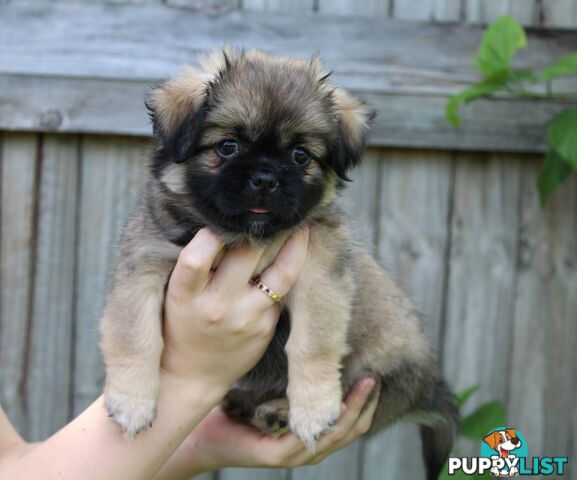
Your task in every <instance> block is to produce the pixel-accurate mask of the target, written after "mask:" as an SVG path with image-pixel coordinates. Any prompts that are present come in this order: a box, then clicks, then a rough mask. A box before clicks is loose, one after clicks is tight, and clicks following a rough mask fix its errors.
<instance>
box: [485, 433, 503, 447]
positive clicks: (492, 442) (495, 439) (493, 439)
mask: <svg viewBox="0 0 577 480" xmlns="http://www.w3.org/2000/svg"><path fill="white" fill-rule="evenodd" d="M499 440H500V438H499V432H493V433H490V434H489V435H487V436H486V437H483V441H484V442H485V443H486V444H487V445H489V446H490V447H491V448H492V449H495V446H496V445H497V444H498V443H499Z"/></svg>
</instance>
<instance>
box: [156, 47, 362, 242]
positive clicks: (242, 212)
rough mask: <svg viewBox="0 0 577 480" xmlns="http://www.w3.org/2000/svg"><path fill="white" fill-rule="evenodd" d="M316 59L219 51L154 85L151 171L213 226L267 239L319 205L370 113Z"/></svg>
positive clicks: (353, 154)
mask: <svg viewBox="0 0 577 480" xmlns="http://www.w3.org/2000/svg"><path fill="white" fill-rule="evenodd" d="M327 79H328V74H327V72H325V71H323V69H322V68H321V66H320V63H319V61H318V59H317V58H313V59H311V60H309V61H301V60H295V59H290V58H287V57H280V58H274V57H270V56H267V55H265V54H263V53H261V52H258V51H250V52H236V51H224V52H219V53H218V54H213V55H212V56H211V57H210V58H209V59H207V60H205V61H204V63H203V70H202V71H197V70H193V69H191V68H186V69H184V70H183V71H182V72H181V74H180V75H179V76H177V77H176V78H174V79H171V80H169V81H167V82H165V83H164V84H162V85H160V86H159V87H158V88H156V89H154V90H153V91H152V93H151V96H150V98H149V100H148V103H147V105H148V107H149V109H150V112H151V117H152V120H153V125H154V134H155V137H156V140H157V150H156V155H155V161H154V164H153V172H154V173H155V175H157V177H158V178H159V179H160V181H161V182H162V183H163V184H164V185H165V186H166V187H167V188H168V189H169V190H170V191H171V192H172V193H173V194H176V195H179V196H181V197H180V198H181V199H180V200H179V201H181V202H182V201H184V202H190V204H191V206H192V207H193V208H194V210H195V211H196V212H197V213H198V214H199V215H200V216H201V217H202V218H203V220H204V221H206V222H207V223H208V224H209V225H212V226H214V227H216V228H217V230H219V231H224V232H229V233H241V232H242V233H246V234H248V235H250V236H251V237H255V236H256V237H258V238H267V237H270V236H272V235H274V234H275V233H277V232H279V231H281V230H286V229H288V228H291V227H293V226H295V225H297V224H298V223H300V222H301V221H303V220H304V219H306V218H307V216H308V215H309V214H310V212H311V211H313V210H314V209H315V207H317V206H319V205H320V204H323V203H325V202H328V201H329V200H330V199H331V198H332V196H333V195H334V193H335V190H336V188H337V186H338V184H339V183H341V182H342V180H345V179H347V172H348V171H349V169H350V168H352V167H353V166H354V165H356V164H357V163H358V162H359V160H360V156H361V153H362V150H363V147H364V144H365V139H366V135H367V132H368V124H369V121H370V119H371V116H372V112H371V111H370V110H369V109H368V108H367V107H366V106H365V105H363V104H362V103H360V102H359V101H357V100H355V99H353V98H351V97H350V96H349V95H348V94H347V93H345V92H344V91H342V90H340V89H337V88H335V87H333V86H331V85H329V83H328V81H327Z"/></svg>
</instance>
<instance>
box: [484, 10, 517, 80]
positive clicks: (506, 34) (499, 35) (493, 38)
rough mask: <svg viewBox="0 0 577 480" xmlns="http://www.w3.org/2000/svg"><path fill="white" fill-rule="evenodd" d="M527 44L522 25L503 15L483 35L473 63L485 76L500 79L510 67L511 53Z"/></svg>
mask: <svg viewBox="0 0 577 480" xmlns="http://www.w3.org/2000/svg"><path fill="white" fill-rule="evenodd" d="M526 45H527V37H526V36H525V31H524V30H523V27H522V26H521V25H520V24H519V22H517V21H516V20H515V19H513V18H512V17H510V16H508V15H505V16H503V17H500V18H498V19H497V20H495V21H494V22H493V23H492V24H491V25H489V28H488V29H487V30H486V31H485V34H484V35H483V40H482V41H481V46H480V47H479V53H478V54H477V58H476V59H475V65H476V66H477V68H478V69H479V71H480V72H481V73H482V74H483V75H484V76H485V78H491V79H502V78H503V77H505V76H506V75H507V72H508V71H509V70H510V68H511V59H512V58H513V55H515V53H516V52H517V50H519V49H520V48H523V47H525V46H526Z"/></svg>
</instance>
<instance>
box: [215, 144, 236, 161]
mask: <svg viewBox="0 0 577 480" xmlns="http://www.w3.org/2000/svg"><path fill="white" fill-rule="evenodd" d="M216 153H218V154H219V155H220V156H221V157H222V158H226V159H228V158H233V157H236V155H238V142H237V141H236V140H223V141H222V142H220V143H219V144H218V145H217V146H216Z"/></svg>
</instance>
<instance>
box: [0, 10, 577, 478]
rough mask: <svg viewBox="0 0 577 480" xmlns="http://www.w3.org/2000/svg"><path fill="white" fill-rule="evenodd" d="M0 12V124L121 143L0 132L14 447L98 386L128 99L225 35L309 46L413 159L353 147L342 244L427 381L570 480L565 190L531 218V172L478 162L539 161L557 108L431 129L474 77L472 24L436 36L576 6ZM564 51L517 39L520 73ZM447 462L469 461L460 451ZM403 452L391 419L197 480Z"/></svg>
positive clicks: (264, 474) (569, 256) (7, 398)
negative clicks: (388, 285) (349, 228)
mask: <svg viewBox="0 0 577 480" xmlns="http://www.w3.org/2000/svg"><path fill="white" fill-rule="evenodd" d="M8 3H10V4H11V7H10V9H9V10H6V7H0V25H1V26H2V28H0V67H1V68H0V70H2V72H1V73H0V128H4V129H8V130H32V131H46V132H74V133H83V132H98V133H107V132H108V133H123V134H129V135H135V136H137V137H136V138H135V137H116V136H114V137H112V136H93V135H81V136H76V135H54V134H53V135H43V134H31V133H14V132H4V133H3V135H2V136H0V172H1V177H0V198H1V204H0V225H1V229H0V402H1V403H2V405H3V406H4V407H5V408H6V410H7V412H8V414H9V416H10V417H11V418H12V419H13V420H14V421H15V423H16V424H17V425H18V427H19V429H20V430H21V431H22V432H23V433H24V434H25V435H26V436H27V438H30V439H37V438H42V437H45V436H46V435H48V434H49V433H51V432H52V431H54V430H55V429H57V428H58V427H59V426H60V425H62V424H63V423H64V422H65V421H66V420H67V419H69V418H71V417H72V416H73V415H75V414H77V413H78V412H80V411H81V410H82V409H83V408H84V407H85V406H86V405H87V404H88V403H89V402H90V401H91V400H92V399H93V398H95V397H96V396H97V395H98V394H99V392H100V390H101V386H102V380H103V368H102V363H101V358H100V354H99V350H98V324H97V322H98V315H99V313H100V310H101V308H102V302H103V298H104V295H105V291H106V283H107V271H108V267H109V265H110V261H111V259H112V258H113V256H114V252H115V241H116V238H117V236H118V233H119V229H120V228H121V225H122V221H123V218H124V216H125V214H126V212H127V211H128V210H129V209H130V205H131V204H132V203H133V202H134V197H135V194H136V191H137V186H138V184H139V182H140V180H141V178H142V177H141V173H142V163H143V161H144V160H143V156H144V150H145V147H146V144H147V139H145V138H140V137H138V136H139V135H148V132H149V130H150V128H149V125H148V124H147V122H146V120H145V112H144V109H143V107H142V96H143V92H145V91H146V89H147V88H148V86H149V85H150V84H151V83H152V81H154V80H156V79H157V78H161V77H163V76H165V75H166V74H169V73H171V72H174V71H175V68H176V66H177V65H178V64H179V63H181V62H194V57H195V55H196V53H198V52H199V51H205V50H207V49H208V48H212V47H218V46H221V45H222V43H223V42H224V41H226V40H228V41H231V42H233V43H238V42H242V43H244V44H245V45H250V46H257V47H262V48H265V49H266V50H268V51H271V52H273V53H274V52H281V51H282V52H289V53H292V54H295V55H297V56H301V57H302V56H306V55H308V54H310V53H311V52H312V51H314V50H320V51H321V53H322V54H323V56H324V57H325V59H326V62H327V65H328V66H329V67H330V68H332V69H334V70H335V75H334V78H335V79H336V81H337V82H338V83H339V84H341V85H343V86H346V87H349V88H351V89H353V90H354V91H355V92H357V93H358V94H360V95H361V96H363V97H364V98H365V99H366V100H367V101H368V102H369V103H370V104H372V105H373V106H375V107H376V108H377V110H378V112H379V116H378V118H377V121H376V123H375V125H374V134H373V136H372V140H371V143H372V144H373V145H375V146H379V147H422V148H423V149H421V150H402V149H400V148H372V149H370V150H369V151H368V152H367V154H366V155H365V159H364V163H363V164H362V165H361V167H360V168H359V169H358V170H357V171H356V172H355V175H354V182H353V183H352V185H350V187H349V189H348V190H347V191H345V194H344V195H345V197H346V200H345V203H347V204H348V209H349V211H350V215H351V217H352V218H354V219H355V220H356V223H358V224H360V227H359V236H360V237H361V238H363V239H364V241H365V243H366V244H367V247H368V248H370V249H372V250H373V252H374V253H375V254H376V255H377V257H378V259H379V260H380V261H381V263H382V264H383V265H384V266H385V267H386V268H387V270H389V272H391V274H392V275H393V277H394V278H395V279H396V280H397V281H398V282H399V283H400V284H401V285H402V286H403V288H404V289H405V290H406V291H407V292H409V294H410V295H411V297H412V298H413V299H414V302H415V304H416V306H417V308H418V309H419V310H420V311H421V312H422V313H423V317H424V325H425V329H426V331H427V333H428V334H429V335H430V338H431V341H432V342H433V343H434V344H435V345H436V346H437V348H438V349H439V352H440V355H441V359H442V364H443V368H444V371H445V374H446V376H447V378H448V380H449V382H450V383H451V384H452V385H453V386H454V387H455V388H456V389H461V388H464V387H468V386H470V385H472V384H475V383H478V384H479V385H480V390H479V393H478V394H477V395H476V396H475V397H474V398H473V399H472V400H471V404H470V405H469V406H468V407H467V409H468V410H470V409H472V408H474V407H475V406H476V405H478V404H480V403H482V402H483V401H486V400H490V399H496V398H498V399H501V400H503V401H504V402H505V404H506V406H507V409H508V415H509V421H510V423H511V425H514V426H516V427H517V428H519V429H520V430H521V431H522V432H523V433H524V435H525V437H526V438H527V440H528V442H529V448H530V454H531V455H539V456H543V455H568V456H569V457H570V462H571V467H572V471H575V469H576V468H577V405H576V403H575V400H574V399H575V396H576V395H577V353H576V352H577V320H576V316H575V311H577V223H576V222H577V180H576V179H572V181H571V182H569V183H568V184H567V185H565V186H564V187H563V188H561V189H560V190H559V191H558V192H556V193H555V194H554V195H553V197H552V199H551V201H550V203H549V204H548V205H547V207H546V208H545V209H541V207H540V206H539V203H538V198H537V194H536V190H535V178H536V175H537V170H538V166H539V163H540V159H539V157H536V156H530V155H512V154H503V153H499V152H502V151H504V150H509V151H518V152H539V151H542V150H543V148H544V137H543V125H544V124H545V122H546V121H547V119H548V118H550V117H551V116H552V115H553V114H554V113H555V112H557V111H559V109H561V108H564V106H565V104H555V103H551V102H548V103H545V104H540V105H535V104H533V103H531V102H519V101H514V102H512V101H508V100H493V101H488V102H482V103H479V104H477V105H474V106H472V107H467V108H465V109H464V110H463V116H464V118H465V126H464V127H463V128H461V129H458V130H454V129H452V128H450V127H448V126H446V123H445V121H444V119H443V105H444V102H445V99H446V96H447V95H448V94H450V93H452V92H454V91H456V90H458V89H460V88H461V87H462V86H463V85H465V84H466V82H468V81H470V80H471V79H473V78H475V74H474V71H473V68H472V66H471V59H472V57H473V55H474V52H475V50H476V45H477V42H478V40H479V38H480V34H481V30H480V29H478V28H476V27H465V26H455V25H450V26H449V25H438V24H439V23H442V22H459V23H474V24H479V23H480V24H484V23H487V22H489V21H491V20H493V19H494V18H496V17H497V16H498V15H501V14H503V13H509V14H511V15H513V16H515V17H516V18H517V19H518V20H520V21H522V22H523V23H524V24H527V25H534V26H539V27H547V28H548V27H552V26H554V27H563V28H565V27H572V28H575V27H577V0H425V1H418V2H417V1H415V0H334V1H333V0H302V1H301V0H299V1H298V2H283V1H278V0H114V3H125V4H132V6H130V5H129V6H127V7H125V6H122V5H120V6H119V5H116V6H114V5H106V6H98V5H96V6H95V5H92V6H87V5H85V4H84V5H83V6H82V7H80V5H81V4H82V2H79V1H78V0H56V1H55V2H51V3H64V4H65V5H61V6H57V7H50V6H47V7H29V6H26V5H24V6H21V4H23V2H15V1H12V2H6V1H0V5H2V4H4V5H5V4H8ZM91 3H103V4H104V3H107V4H108V3H112V2H110V1H108V0H106V1H104V0H102V2H91ZM19 4H20V5H19ZM74 4H76V5H74ZM135 4H141V5H140V6H138V7H136V6H134V5H135ZM161 4H162V5H161ZM15 5H17V7H16V6H15ZM154 5H157V7H155V6H154ZM239 7H240V8H241V9H242V10H243V11H242V12H238V11H237V12H230V10H234V9H237V10H238V9H239ZM31 10H35V11H36V10H37V12H38V16H37V18H36V19H35V20H34V19H32V20H31V19H30V18H29V15H26V12H30V11H31ZM43 12H44V13H43ZM99 12H101V13H102V12H104V13H106V15H104V13H102V15H101V13H99ZM227 12H228V13H227ZM243 12H247V13H243ZM259 12H261V13H259ZM262 12H265V13H262ZM313 12H315V13H313ZM111 13H112V14H113V15H110V14H111ZM207 13H208V15H206V14H207ZM339 16H341V17H344V18H340V19H339V18H338V17H339ZM103 17H106V18H103ZM386 18H389V19H390V18H393V19H401V20H409V21H415V20H418V21H421V22H427V23H404V22H398V21H396V20H386ZM56 19H57V20H56ZM22 21H27V22H32V23H30V24H29V25H30V28H28V29H19V28H18V22H22ZM34 22H36V23H34ZM153 24H154V25H156V31H157V32H158V35H155V38H154V42H155V43H154V45H152V44H151V38H150V35H149V33H150V25H153ZM56 25H57V26H56ZM167 25H170V27H168V26H167ZM247 25H248V27H247ZM185 27H186V28H185ZM31 32H34V34H33V33H31ZM119 32H120V34H119ZM183 32H184V33H183ZM263 32H264V33H263ZM265 33H266V35H265ZM19 35H20V36H19ZM575 35H576V34H575V33H569V32H566V33H558V32H547V33H545V34H543V33H540V32H533V33H532V34H531V35H530V48H531V49H532V50H533V51H532V53H531V52H525V53H524V55H523V56H522V58H521V63H522V64H527V65H528V64H537V65H544V64H546V63H548V62H550V61H551V60H552V59H553V58H555V57H556V56H558V55H560V54H561V53H562V52H566V51H569V50H573V49H575V45H577V37H576V36H575ZM110 37H114V38H115V39H116V42H117V43H114V44H112V43H107V39H109V38H110ZM399 39H402V41H400V40H399ZM33 41H34V42H35V43H34V45H33V48H29V47H30V46H31V45H32V43H31V42H33ZM367 46H370V48H368V47H367ZM72 47H74V48H72ZM139 52H140V53H139ZM359 52H363V54H362V55H359ZM87 58H90V61H89V62H88V61H87V60H86V59H87ZM143 58H145V59H146V61H143V60H142V59H143ZM519 118H522V119H523V123H522V124H520V122H519V120H518V119H519ZM431 148H435V149H437V150H436V151H433V150H430V149H431ZM457 150H461V151H462V152H459V151H457ZM472 150H484V151H486V152H487V151H488V152H494V153H472V152H471V151H472ZM468 410H467V411H468ZM460 448H461V449H462V450H463V452H466V453H470V454H473V453H474V452H476V451H478V448H479V444H478V443H474V444H463V445H460ZM419 449H420V445H419V440H418V434H417V431H416V429H415V428H414V427H412V426H407V425H403V424H399V425H397V426H394V427H393V428H391V429H390V430H388V431H386V432H383V433H382V434H380V435H378V436H377V437H375V438H373V439H371V440H370V441H364V440H360V441H358V442H356V443H355V444H353V445H351V446H350V447H348V448H347V449H345V450H343V451H342V452H339V453H338V454H336V455H334V456H332V457H330V458H329V459H327V460H326V462H324V463H323V464H321V465H317V466H313V467H302V468H298V469H294V470H257V469H242V470H241V469H226V470H223V471H221V472H218V473H217V474H216V475H206V476H203V478H207V479H211V478H219V479H221V480H242V479H247V480H248V479H251V480H252V479H267V480H268V479H277V480H309V479H316V478H331V480H345V479H346V480H349V479H356V480H377V479H381V478H391V479H401V478H408V479H417V478H423V467H422V465H421V462H420V455H419Z"/></svg>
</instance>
